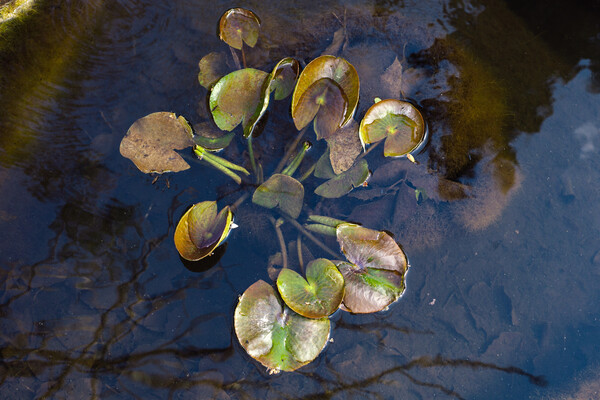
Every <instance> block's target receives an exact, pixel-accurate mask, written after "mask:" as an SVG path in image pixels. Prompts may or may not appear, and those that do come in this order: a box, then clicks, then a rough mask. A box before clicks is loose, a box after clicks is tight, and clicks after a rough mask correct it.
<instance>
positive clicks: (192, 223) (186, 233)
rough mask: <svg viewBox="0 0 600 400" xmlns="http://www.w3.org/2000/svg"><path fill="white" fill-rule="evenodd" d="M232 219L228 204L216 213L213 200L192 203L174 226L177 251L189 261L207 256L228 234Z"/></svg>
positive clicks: (215, 204) (215, 205)
mask: <svg viewBox="0 0 600 400" xmlns="http://www.w3.org/2000/svg"><path fill="white" fill-rule="evenodd" d="M232 219H233V214H232V213H231V210H230V209H229V206H227V207H225V208H223V209H222V210H221V212H219V213H218V214H217V203H216V202H214V201H203V202H201V203H197V204H195V205H193V206H192V207H191V208H190V209H189V210H188V211H187V212H186V213H185V214H183V216H182V217H181V219H180V220H179V223H178V224H177V227H176V228H175V237H174V239H175V247H176V248H177V251H178V252H179V254H180V255H181V257H183V258H184V259H186V260H189V261H197V260H200V259H202V258H204V257H206V256H209V255H210V254H212V252H213V251H214V250H215V249H216V248H217V246H219V244H221V243H222V242H223V240H225V238H226V237H227V235H228V234H229V231H230V229H231V222H232Z"/></svg>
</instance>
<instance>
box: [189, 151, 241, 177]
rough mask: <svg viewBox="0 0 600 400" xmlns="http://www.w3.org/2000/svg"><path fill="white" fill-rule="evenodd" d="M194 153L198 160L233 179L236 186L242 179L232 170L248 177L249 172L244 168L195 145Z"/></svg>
mask: <svg viewBox="0 0 600 400" xmlns="http://www.w3.org/2000/svg"><path fill="white" fill-rule="evenodd" d="M194 153H196V155H197V156H198V158H199V159H201V160H204V161H206V162H207V163H209V164H210V165H212V166H213V167H215V168H216V169H218V170H219V171H221V172H222V173H224V174H225V175H227V176H228V177H230V178H231V179H233V180H234V181H235V182H236V183H237V184H238V185H240V184H241V183H242V178H240V177H239V175H237V174H236V173H235V172H233V171H232V169H234V170H237V171H241V172H243V173H244V174H246V175H250V172H248V171H247V170H246V169H245V168H244V167H240V166H239V165H236V164H234V163H231V162H229V161H227V160H225V159H224V158H221V157H219V156H215V155H214V154H211V153H210V152H208V151H206V149H204V148H203V147H201V146H198V145H196V147H195V148H194Z"/></svg>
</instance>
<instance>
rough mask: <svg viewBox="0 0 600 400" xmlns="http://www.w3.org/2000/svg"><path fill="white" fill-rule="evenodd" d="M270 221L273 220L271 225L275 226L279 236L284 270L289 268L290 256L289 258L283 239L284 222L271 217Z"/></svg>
mask: <svg viewBox="0 0 600 400" xmlns="http://www.w3.org/2000/svg"><path fill="white" fill-rule="evenodd" d="M269 220H271V223H272V224H273V227H274V228H275V233H276V234H277V240H279V247H281V258H282V259H283V268H287V267H288V256H287V249H286V246H285V240H284V239H283V233H282V232H281V228H280V226H281V224H282V223H283V220H282V219H281V218H279V219H278V220H275V218H273V217H271V216H269Z"/></svg>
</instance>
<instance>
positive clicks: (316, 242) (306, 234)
mask: <svg viewBox="0 0 600 400" xmlns="http://www.w3.org/2000/svg"><path fill="white" fill-rule="evenodd" d="M286 220H287V221H288V222H289V223H291V224H292V225H293V226H294V228H296V229H298V230H299V231H300V233H302V234H303V235H304V236H306V237H307V238H308V239H309V240H310V241H312V242H313V243H314V244H316V245H317V246H319V247H320V248H321V249H323V250H325V252H327V253H328V254H329V255H330V256H332V257H334V258H339V257H340V255H339V254H338V253H336V252H335V251H333V250H331V249H330V248H329V247H327V246H325V245H324V244H323V243H322V242H321V241H320V240H318V239H317V238H316V237H314V236H313V234H312V233H310V232H309V231H307V230H306V229H304V227H303V226H302V225H300V223H299V222H298V221H296V220H295V219H292V218H289V217H286Z"/></svg>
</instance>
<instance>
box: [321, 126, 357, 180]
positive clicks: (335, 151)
mask: <svg viewBox="0 0 600 400" xmlns="http://www.w3.org/2000/svg"><path fill="white" fill-rule="evenodd" d="M326 140H327V144H329V149H330V155H329V159H330V160H331V167H332V168H333V172H334V173H335V174H341V173H342V172H344V171H347V170H348V169H350V167H352V165H354V161H355V160H356V157H358V156H359V155H360V152H361V151H362V146H361V143H360V138H359V137H358V124H357V123H356V121H354V119H352V120H350V122H348V123H347V124H346V125H345V126H344V127H343V128H340V129H338V130H337V131H336V132H335V133H334V134H333V135H331V136H330V137H328V138H327V139H326Z"/></svg>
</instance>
